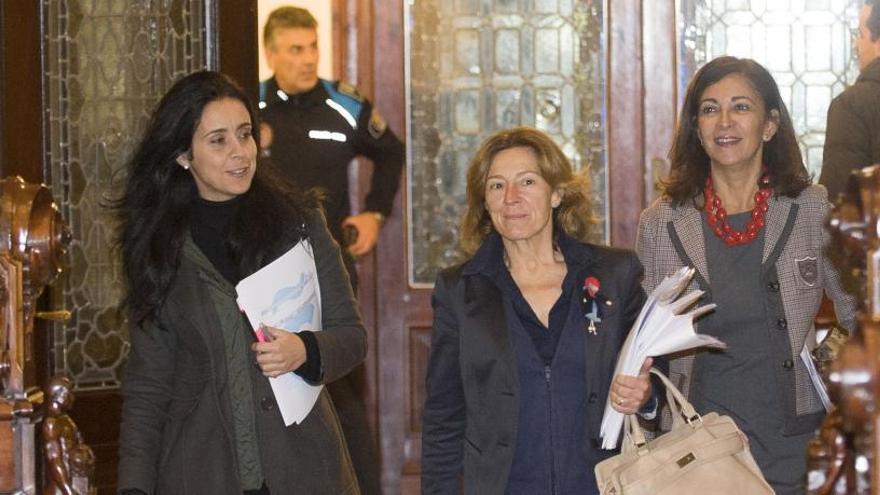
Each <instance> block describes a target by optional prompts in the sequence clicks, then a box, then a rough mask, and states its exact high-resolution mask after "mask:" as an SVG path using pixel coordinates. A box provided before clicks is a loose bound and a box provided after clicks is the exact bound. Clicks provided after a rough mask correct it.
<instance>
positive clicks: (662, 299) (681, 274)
mask: <svg viewBox="0 0 880 495" xmlns="http://www.w3.org/2000/svg"><path fill="white" fill-rule="evenodd" d="M693 276H694V269H693V268H690V267H683V268H681V269H680V270H678V271H677V272H675V273H673V274H672V275H670V276H668V277H666V278H665V279H663V281H662V282H660V285H658V286H657V287H656V288H655V289H654V291H653V292H651V294H650V295H649V296H648V300H647V301H645V305H644V306H642V311H641V312H640V313H639V317H638V318H636V322H635V323H634V324H633V328H632V330H630V332H629V336H628V337H627V339H626V342H624V343H623V347H622V348H621V349H620V355H619V356H618V358H617V366H616V367H615V369H614V376H617V375H631V376H637V375H638V374H639V371H640V370H641V367H642V363H644V362H645V359H647V358H648V357H657V356H663V355H666V354H671V353H674V352H680V351H684V350H688V349H694V348H697V347H715V348H724V347H726V346H725V344H724V343H723V342H721V341H720V340H718V339H716V338H714V337H711V336H709V335H700V334H698V333H696V332H695V331H694V318H697V317H698V316H701V315H703V314H705V313H707V312H709V311H711V310H713V309H715V305H714V304H707V305H704V306H699V307H694V309H692V310H691V311H687V310H688V308H691V307H693V306H694V304H695V303H696V301H697V299H699V298H700V297H702V296H703V291H702V290H696V291H693V292H691V293H690V294H688V295H686V296H683V297H680V298H679V297H678V296H679V295H680V294H681V293H682V291H684V289H685V287H687V286H688V284H689V283H690V281H691V278H692V277H693ZM685 311H687V312H685ZM608 395H609V397H608V400H607V401H606V403H605V415H604V416H603V417H602V427H601V429H600V433H599V434H600V436H601V437H602V448H603V449H615V448H617V445H618V443H619V441H620V432H621V430H622V428H623V418H624V415H623V414H621V413H619V412H617V411H615V410H614V408H612V407H611V394H608Z"/></svg>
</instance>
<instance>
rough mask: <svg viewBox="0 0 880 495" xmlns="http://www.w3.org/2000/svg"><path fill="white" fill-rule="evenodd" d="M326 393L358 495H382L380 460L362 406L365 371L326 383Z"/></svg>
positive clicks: (361, 369)
mask: <svg viewBox="0 0 880 495" xmlns="http://www.w3.org/2000/svg"><path fill="white" fill-rule="evenodd" d="M327 391H328V392H330V397H331V398H332V399H333V406H334V407H335V408H336V414H337V415H338V416H339V423H340V424H341V425H342V433H343V434H344V435H345V442H346V443H347V444H348V452H349V454H350V455H351V462H352V464H354V471H355V474H356V475H357V479H358V484H359V485H360V487H361V495H381V493H382V488H381V483H380V481H379V480H380V477H379V456H378V454H377V453H376V446H375V444H374V443H373V435H372V431H371V429H370V425H369V423H368V422H367V406H366V403H365V402H364V393H365V391H366V368H365V367H364V365H363V364H362V365H360V366H358V367H357V368H355V369H353V370H352V371H351V373H349V374H347V375H345V376H344V377H342V378H340V379H339V380H336V381H335V382H332V383H329V384H328V385H327Z"/></svg>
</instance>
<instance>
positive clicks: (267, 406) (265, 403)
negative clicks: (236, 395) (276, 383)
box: [260, 397, 275, 411]
mask: <svg viewBox="0 0 880 495" xmlns="http://www.w3.org/2000/svg"><path fill="white" fill-rule="evenodd" d="M260 407H262V408H263V410H264V411H271V410H272V408H274V407H275V402H274V401H273V400H272V398H271V397H263V398H262V399H260Z"/></svg>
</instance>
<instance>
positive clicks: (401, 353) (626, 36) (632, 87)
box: [350, 0, 675, 494]
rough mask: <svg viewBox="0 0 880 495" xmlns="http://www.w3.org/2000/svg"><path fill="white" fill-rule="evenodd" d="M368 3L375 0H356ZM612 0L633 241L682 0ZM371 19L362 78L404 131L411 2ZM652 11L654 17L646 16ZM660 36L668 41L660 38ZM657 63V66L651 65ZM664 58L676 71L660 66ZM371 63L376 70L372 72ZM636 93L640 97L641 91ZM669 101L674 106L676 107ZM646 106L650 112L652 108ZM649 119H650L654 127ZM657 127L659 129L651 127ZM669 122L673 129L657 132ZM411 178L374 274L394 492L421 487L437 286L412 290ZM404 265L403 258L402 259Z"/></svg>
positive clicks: (619, 197)
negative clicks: (422, 426)
mask: <svg viewBox="0 0 880 495" xmlns="http://www.w3.org/2000/svg"><path fill="white" fill-rule="evenodd" d="M350 1H357V2H358V3H359V4H363V3H364V2H365V1H367V0H350ZM647 3H651V2H637V1H626V2H610V1H609V2H606V8H607V10H606V16H607V23H606V36H607V40H608V45H607V46H608V53H607V59H606V61H607V65H606V69H607V71H606V74H607V80H606V87H607V88H608V94H607V112H606V115H607V120H606V126H607V127H606V131H607V136H608V200H609V202H610V220H609V229H610V238H611V243H612V244H613V245H615V246H620V247H625V248H632V247H633V243H634V241H635V234H636V227H637V223H638V218H639V214H640V213H641V211H642V209H643V208H644V207H645V206H646V197H647V196H646V191H647V188H646V187H639V188H634V187H631V184H632V180H633V178H634V177H642V178H645V177H647V176H648V175H647V171H648V170H649V168H648V167H647V166H646V165H645V164H646V163H649V162H648V161H647V160H648V159H649V158H648V157H653V156H655V155H658V154H660V153H661V152H662V155H661V156H665V148H666V147H668V143H669V138H670V134H669V133H670V132H671V129H672V125H671V124H670V122H673V123H674V108H675V105H674V102H675V95H674V83H673V82H668V83H667V82H665V81H664V80H661V79H660V78H659V77H658V78H656V79H657V80H656V81H655V80H653V79H652V80H651V81H650V82H649V83H646V82H645V67H648V66H649V67H652V74H664V73H665V74H669V78H668V79H669V80H670V81H674V76H675V72H674V71H673V70H672V68H673V67H674V46H675V44H674V43H673V42H674V39H675V38H674V27H673V28H672V29H671V32H670V28H669V26H674V24H670V23H671V22H673V21H674V17H673V16H672V13H673V11H674V0H666V1H663V2H659V5H658V4H656V3H655V4H652V5H650V6H648V5H645V4H647ZM372 7H373V11H372V12H373V15H372V16H371V18H370V19H368V20H365V19H358V24H359V26H360V28H361V29H362V30H365V31H368V32H370V33H371V34H372V39H373V43H374V45H373V48H374V49H373V50H365V52H366V53H368V54H372V57H373V59H372V61H371V62H369V63H361V64H360V65H359V74H358V75H359V78H358V82H359V83H360V84H361V85H363V84H364V82H365V81H372V83H373V88H374V90H373V91H372V94H373V96H374V101H375V102H376V105H377V106H378V107H379V108H381V109H382V112H383V114H384V115H385V117H386V119H387V120H388V122H389V124H390V125H391V126H392V127H393V128H394V129H395V130H397V129H400V130H401V131H400V134H401V135H405V130H406V128H405V111H406V108H405V104H406V102H405V100H404V98H403V95H404V94H405V91H404V90H405V84H406V81H405V80H404V77H405V76H404V63H405V62H404V56H405V54H404V42H403V41H404V35H405V26H404V18H403V16H404V6H403V2H402V1H401V0H395V1H393V2H389V1H380V0H373V1H372ZM648 16H654V17H651V18H648ZM658 40H659V42H660V43H661V44H662V45H661V46H658ZM649 64H650V65H649ZM654 67H660V68H661V69H663V70H668V71H669V72H655V71H654ZM364 71H368V72H364ZM634 95H637V97H636V98H634V97H633V96H634ZM670 109H672V110H671V111H670ZM646 112H650V113H651V115H650V116H647V115H646ZM648 126H650V127H648ZM646 128H650V129H651V132H646V131H645V129H646ZM658 129H667V131H666V133H662V132H661V133H657V132H656V131H657V130H658ZM405 184H406V183H405V182H404V186H403V187H402V189H401V193H400V195H399V198H398V201H397V202H396V203H395V210H394V214H393V216H392V218H391V221H389V223H388V224H387V225H386V227H385V228H384V229H383V231H382V237H381V239H380V242H379V248H378V253H377V266H378V270H377V271H376V273H377V277H376V281H377V284H378V286H379V287H382V298H381V299H379V300H378V301H376V303H377V304H376V307H377V309H378V317H377V325H378V332H379V349H378V353H379V355H378V359H379V362H381V363H382V366H381V367H380V369H379V370H378V375H377V377H378V384H379V405H378V407H379V421H380V429H381V432H382V435H381V436H382V445H381V450H382V461H383V486H384V487H385V489H386V490H387V491H388V493H389V494H394V493H401V492H402V493H416V492H417V490H418V473H419V465H418V461H419V457H420V451H421V445H420V439H419V438H418V435H417V432H416V431H415V430H416V429H417V427H418V425H417V423H418V422H419V421H420V417H418V416H419V414H418V413H419V412H420V411H421V406H420V405H419V404H415V403H414V402H415V401H416V400H417V398H416V397H415V395H416V394H415V385H414V384H413V382H412V380H413V379H415V380H421V379H423V378H422V377H421V376H420V377H418V378H413V377H411V375H410V374H411V373H415V371H414V370H418V371H419V372H422V371H423V369H424V366H423V364H424V363H422V362H421V361H423V360H424V359H425V357H426V354H425V352H426V349H425V348H421V347H419V346H420V345H422V344H419V343H418V342H422V343H423V342H424V339H425V338H426V337H427V336H429V334H430V328H431V325H432V321H431V319H432V315H431V310H430V291H428V290H412V289H410V287H409V285H408V277H407V269H408V267H406V266H401V260H407V259H408V258H407V250H406V242H407V235H406V222H407V219H406V218H405V216H404V214H405V211H406V208H405V207H402V205H405V204H406V201H407V196H406V195H407V192H408V191H407V189H406V185H405ZM404 265H405V264H404ZM386 267H387V268H386Z"/></svg>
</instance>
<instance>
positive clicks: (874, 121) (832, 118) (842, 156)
mask: <svg viewBox="0 0 880 495" xmlns="http://www.w3.org/2000/svg"><path fill="white" fill-rule="evenodd" d="M855 45H856V50H857V51H858V54H859V69H860V70H861V74H860V75H859V78H858V79H857V80H856V83H855V84H853V85H852V86H851V87H849V88H847V90H846V91H844V92H843V93H841V94H840V95H838V96H837V98H835V99H834V100H833V101H832V102H831V106H830V107H829V108H828V125H827V130H826V134H825V150H824V154H823V156H822V175H821V176H820V177H819V182H820V183H821V184H823V185H824V186H825V187H826V188H827V189H828V197H829V199H831V200H832V201H833V200H834V199H835V198H836V197H837V195H838V194H840V193H842V192H843V191H844V189H845V188H846V184H847V181H848V180H849V174H850V172H852V171H853V170H856V169H859V168H862V167H867V166H870V165H874V164H877V163H880V0H867V1H866V2H865V5H864V6H863V7H862V10H861V11H860V12H859V32H858V36H857V38H856V41H855Z"/></svg>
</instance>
